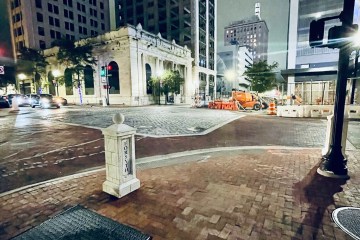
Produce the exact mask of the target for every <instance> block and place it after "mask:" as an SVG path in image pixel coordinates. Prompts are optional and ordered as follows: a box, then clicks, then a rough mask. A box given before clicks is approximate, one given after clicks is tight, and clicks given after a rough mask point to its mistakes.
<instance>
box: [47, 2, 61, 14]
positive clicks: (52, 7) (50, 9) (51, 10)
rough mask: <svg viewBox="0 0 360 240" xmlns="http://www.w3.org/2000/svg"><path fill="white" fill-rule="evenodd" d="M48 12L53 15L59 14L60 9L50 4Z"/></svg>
mask: <svg viewBox="0 0 360 240" xmlns="http://www.w3.org/2000/svg"><path fill="white" fill-rule="evenodd" d="M48 11H49V12H51V13H55V14H59V7H58V6H56V5H52V4H51V3H48Z"/></svg>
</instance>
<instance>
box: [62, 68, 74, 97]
mask: <svg viewBox="0 0 360 240" xmlns="http://www.w3.org/2000/svg"><path fill="white" fill-rule="evenodd" d="M64 80H65V90H66V95H74V90H73V80H72V71H71V70H70V69H68V68H67V69H65V72H64Z"/></svg>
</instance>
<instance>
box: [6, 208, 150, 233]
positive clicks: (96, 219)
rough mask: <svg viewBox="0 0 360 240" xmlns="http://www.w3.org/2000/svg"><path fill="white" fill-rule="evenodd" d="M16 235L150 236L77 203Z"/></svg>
mask: <svg viewBox="0 0 360 240" xmlns="http://www.w3.org/2000/svg"><path fill="white" fill-rule="evenodd" d="M13 239H16V240H19V239H24V240H28V239H36V240H65V239H66V240H78V239H82V240H100V239H108V240H118V239H122V240H150V239H151V236H149V235H146V234H144V233H142V232H140V231H138V230H136V229H134V228H131V227H129V226H126V225H123V224H120V223H118V222H116V221H114V220H111V219H110V218H107V217H104V216H101V215H100V214H97V213H96V212H93V211H91V210H88V209H86V208H84V207H82V206H79V205H78V206H75V207H72V208H70V209H68V210H66V211H64V212H62V213H60V214H58V215H56V216H55V217H53V218H50V219H49V220H47V221H45V222H43V223H42V224H40V225H38V226H36V227H34V228H32V229H30V230H28V231H26V232H24V233H22V234H21V235H19V236H17V237H15V238H13Z"/></svg>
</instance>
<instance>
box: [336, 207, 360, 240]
mask: <svg viewBox="0 0 360 240" xmlns="http://www.w3.org/2000/svg"><path fill="white" fill-rule="evenodd" d="M332 218H333V220H334V222H335V223H336V224H337V225H338V226H339V227H340V228H341V229H342V230H343V231H344V232H346V233H347V234H349V235H350V236H351V237H352V238H354V239H356V240H360V208H354V207H342V208H338V209H335V210H334V211H333V213H332Z"/></svg>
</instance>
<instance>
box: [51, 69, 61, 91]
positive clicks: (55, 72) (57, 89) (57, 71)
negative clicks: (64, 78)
mask: <svg viewBox="0 0 360 240" xmlns="http://www.w3.org/2000/svg"><path fill="white" fill-rule="evenodd" d="M52 75H53V76H54V81H53V83H54V85H55V86H56V96H59V83H58V81H57V77H59V76H60V71H59V70H58V69H55V70H53V71H52Z"/></svg>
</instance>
